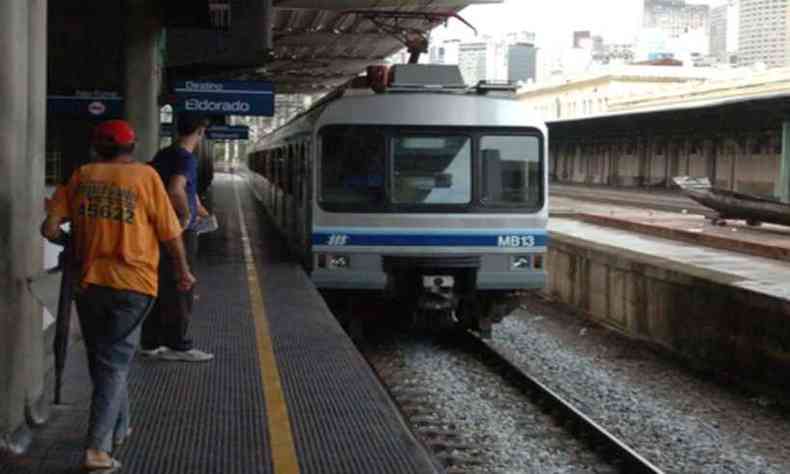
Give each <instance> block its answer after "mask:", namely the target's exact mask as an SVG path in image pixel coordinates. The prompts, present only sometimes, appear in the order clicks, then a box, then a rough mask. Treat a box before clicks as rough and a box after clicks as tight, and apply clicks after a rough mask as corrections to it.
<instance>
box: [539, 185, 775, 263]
mask: <svg viewBox="0 0 790 474" xmlns="http://www.w3.org/2000/svg"><path fill="white" fill-rule="evenodd" d="M568 189H573V191H572V192H567V190H568ZM558 192H559V193H560V195H559V196H553V197H552V200H551V209H552V215H554V216H556V217H568V218H573V219H575V220H579V221H583V222H587V223H589V224H596V225H599V226H603V227H609V228H614V229H620V230H625V231H631V232H635V233H638V234H643V235H649V236H653V237H659V238H664V239H670V240H675V241H679V242H684V243H687V244H692V245H698V246H701V247H710V248H715V249H719V250H728V251H733V252H738V253H743V254H747V255H752V256H756V257H765V258H772V259H777V260H783V261H786V262H790V227H786V226H781V225H772V224H761V225H760V226H750V225H747V223H746V222H745V221H743V220H734V219H729V220H727V221H725V222H722V223H721V224H722V225H717V224H716V223H714V222H713V221H711V220H710V219H709V218H708V217H709V215H710V214H712V211H710V210H708V209H707V208H704V207H702V206H700V205H699V204H696V203H694V202H693V201H691V200H689V199H687V198H685V197H684V196H680V195H673V194H672V193H655V192H638V191H622V190H613V191H607V190H603V189H597V188H592V187H586V188H585V187H580V186H564V187H563V186H561V187H560V190H559V191H558ZM563 193H565V194H563ZM598 194H602V195H603V196H604V199H609V198H612V197H616V198H617V199H618V200H617V201H615V200H612V201H607V202H603V201H597V200H596V199H597V198H596V196H597V195H598ZM610 194H611V196H610ZM651 198H652V199H653V203H656V202H657V203H658V205H657V206H653V205H652V204H651V202H650V199H651ZM629 199H630V200H629ZM684 201H689V203H688V204H689V205H684V204H683V203H684ZM669 203H673V204H671V206H677V207H678V209H680V210H679V211H675V212H672V211H667V210H659V209H658V208H662V207H664V208H667V207H671V206H670V204H669ZM700 207H702V210H700V209H699V208H700Z"/></svg>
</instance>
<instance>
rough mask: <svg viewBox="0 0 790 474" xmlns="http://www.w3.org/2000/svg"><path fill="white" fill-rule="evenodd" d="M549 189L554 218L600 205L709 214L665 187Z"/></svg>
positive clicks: (566, 186)
mask: <svg viewBox="0 0 790 474" xmlns="http://www.w3.org/2000/svg"><path fill="white" fill-rule="evenodd" d="M549 189H550V192H551V198H552V213H553V214H555V215H562V214H568V213H575V212H580V211H581V212H583V211H584V210H585V209H589V208H590V207H592V208H599V207H600V206H601V205H603V204H613V205H617V206H626V207H631V208H637V209H653V210H660V211H667V212H683V211H686V212H689V213H695V214H700V215H706V214H710V213H711V212H712V211H710V209H708V208H706V207H705V206H702V205H701V204H699V203H697V202H695V201H693V200H691V199H689V198H687V197H686V196H684V195H682V194H681V193H680V192H679V191H677V190H672V189H665V188H657V189H644V188H640V189H627V188H612V187H610V186H601V185H597V186H593V185H582V184H565V183H563V184H559V183H551V185H550V186H549Z"/></svg>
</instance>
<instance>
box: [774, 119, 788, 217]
mask: <svg viewBox="0 0 790 474" xmlns="http://www.w3.org/2000/svg"><path fill="white" fill-rule="evenodd" d="M776 196H777V197H778V198H779V199H780V200H782V202H787V203H790V121H785V122H784V123H783V124H782V156H781V165H780V171H779V177H778V181H777V182H776Z"/></svg>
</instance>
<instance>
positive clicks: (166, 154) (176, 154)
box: [151, 145, 198, 229]
mask: <svg viewBox="0 0 790 474" xmlns="http://www.w3.org/2000/svg"><path fill="white" fill-rule="evenodd" d="M151 166H153V167H154V168H155V169H156V171H157V172H158V173H159V176H161V177H162V181H163V182H164V183H165V187H167V186H168V185H169V184H170V179H171V178H172V177H173V176H176V175H179V174H180V175H181V176H183V177H185V178H186V179H187V189H186V191H187V203H188V204H189V215H190V217H189V224H187V229H191V228H192V227H194V225H195V221H196V220H197V171H198V160H197V157H196V156H195V155H194V154H192V153H190V152H189V151H187V150H185V149H184V148H182V147H180V146H178V145H172V146H169V147H167V148H163V149H161V150H159V152H158V153H157V154H156V156H155V157H154V159H153V160H152V161H151Z"/></svg>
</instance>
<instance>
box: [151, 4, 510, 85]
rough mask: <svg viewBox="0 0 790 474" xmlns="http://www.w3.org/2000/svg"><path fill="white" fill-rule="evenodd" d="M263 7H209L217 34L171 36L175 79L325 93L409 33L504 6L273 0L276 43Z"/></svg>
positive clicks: (183, 30)
mask: <svg viewBox="0 0 790 474" xmlns="http://www.w3.org/2000/svg"><path fill="white" fill-rule="evenodd" d="M263 3H264V2H263V1H262V0H226V1H222V0H209V6H210V7H211V8H212V9H213V10H212V13H213V14H214V15H215V16H216V18H218V19H219V20H217V21H215V23H217V25H216V26H219V27H218V28H214V29H210V28H208V29H207V28H189V27H179V28H170V29H168V37H167V59H166V64H167V67H168V69H169V70H170V73H171V77H172V76H176V77H180V78H195V79H197V78H202V79H246V80H256V79H262V80H263V79H267V80H272V81H274V83H275V88H276V90H277V92H278V94H279V93H285V94H289V93H307V94H310V93H321V92H326V90H327V89H332V88H335V87H337V86H338V85H340V84H343V83H345V82H347V81H348V80H350V79H351V78H353V77H354V76H356V75H358V74H359V73H360V72H362V71H364V70H365V68H366V67H367V66H369V65H372V64H381V63H382V62H383V61H384V60H385V59H386V58H388V57H389V56H391V55H392V54H394V53H396V52H398V51H399V50H401V49H403V48H404V43H403V37H402V36H403V34H407V33H408V31H409V30H426V29H427V30H430V29H431V28H435V27H437V26H440V25H441V24H442V23H444V22H443V21H441V20H440V19H441V18H442V16H445V17H446V19H447V22H456V21H462V20H461V19H458V18H452V17H450V16H447V15H452V14H456V13H458V12H460V11H461V10H463V9H464V8H465V7H467V6H469V5H473V4H490V3H501V0H417V1H404V0H274V1H273V7H274V8H273V9H274V14H273V15H272V19H273V25H272V26H273V32H272V33H273V36H272V38H271V40H272V42H271V43H267V40H266V39H265V38H264V37H265V34H264V33H263V31H264V28H263V25H264V23H263V15H265V13H264V12H262V11H261V8H262V7H261V4H263ZM377 12H378V13H377ZM400 13H403V14H404V15H403V16H399V14H400ZM421 14H425V16H421ZM223 26H224V27H225V28H223ZM391 26H394V28H391ZM394 30H396V31H394ZM267 44H271V47H268V46H267Z"/></svg>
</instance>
